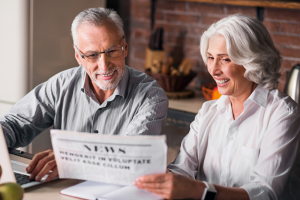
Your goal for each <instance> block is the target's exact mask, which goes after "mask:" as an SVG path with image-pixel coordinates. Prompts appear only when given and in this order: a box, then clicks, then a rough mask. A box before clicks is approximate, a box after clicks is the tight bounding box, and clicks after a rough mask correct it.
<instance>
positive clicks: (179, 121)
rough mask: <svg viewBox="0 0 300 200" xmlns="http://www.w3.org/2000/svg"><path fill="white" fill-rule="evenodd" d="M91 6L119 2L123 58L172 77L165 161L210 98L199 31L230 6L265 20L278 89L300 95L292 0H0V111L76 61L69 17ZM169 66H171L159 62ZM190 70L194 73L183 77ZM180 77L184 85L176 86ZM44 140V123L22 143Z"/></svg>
mask: <svg viewBox="0 0 300 200" xmlns="http://www.w3.org/2000/svg"><path fill="white" fill-rule="evenodd" d="M90 7H107V8H113V9H114V10H116V11H117V12H118V13H119V15H120V16H121V18H122V19H123V22H124V31H125V36H126V40H127V43H128V45H129V55H128V57H127V58H126V63H127V65H128V66H129V67H131V68H134V69H137V70H139V71H143V72H147V73H148V74H150V75H152V76H153V77H155V78H156V79H157V80H158V82H159V83H160V84H165V85H170V87H169V89H166V88H164V89H165V90H166V92H167V94H168V97H169V100H170V105H169V113H168V118H167V119H166V120H165V123H164V127H163V134H166V135H167V138H168V146H169V151H168V162H170V161H171V160H173V159H174V157H175V156H176V155H177V153H178V150H179V147H180V142H181V140H182V138H183V137H184V136H185V135H186V134H187V133H188V131H189V124H190V123H191V122H192V121H193V119H194V117H195V115H196V114H197V112H198V110H199V109H200V108H201V106H202V103H203V102H204V101H206V100H207V98H208V99H209V98H212V94H213V90H212V89H213V88H208V89H211V90H210V91H211V94H209V93H208V96H206V98H204V97H203V93H202V90H203V87H204V86H207V85H208V84H211V83H212V80H211V78H210V76H209V74H208V72H207V69H206V67H205V65H204V63H203V61H202V58H201V56H200V49H199V43H200V37H201V34H202V32H203V31H204V30H205V29H207V28H208V26H209V25H211V24H212V23H213V22H216V21H217V20H219V19H221V18H223V17H226V16H228V15H231V14H234V13H242V14H245V15H249V16H253V17H255V18H257V19H259V20H260V21H262V22H263V23H264V25H265V26H266V27H267V29H268V30H269V32H270V34H271V36H272V39H273V41H274V43H275V45H276V47H277V48H278V49H279V50H280V52H281V53H282V57H283V60H282V67H281V74H282V76H281V78H280V83H279V90H280V91H282V92H284V91H285V92H287V91H288V84H286V83H290V82H292V81H293V85H292V86H291V85H290V90H293V91H294V92H296V93H295V95H298V96H299V93H300V91H299V84H300V82H299V79H297V75H295V77H294V76H292V77H294V79H293V80H292V81H291V79H289V77H290V74H291V73H287V72H291V70H292V68H293V67H294V66H295V65H297V64H299V63H300V2H299V1H297V0H294V1H293V0H290V1H288V0H273V1H256V0H245V1H234V0H9V1H8V0H0V9H1V11H0V25H1V32H0V36H1V37H0V44H1V49H0V56H1V66H0V114H1V115H3V114H4V113H5V112H6V111H7V110H8V109H9V108H10V107H11V106H12V105H13V104H15V103H16V102H17V101H18V100H20V99H21V98H22V97H23V96H24V95H26V94H27V93H28V92H29V91H30V90H31V89H33V88H34V87H35V86H37V85H38V84H40V83H42V82H44V81H46V80H48V79H49V78H50V77H51V76H53V75H54V74H56V73H58V72H60V71H62V70H65V69H68V68H72V67H75V66H77V65H78V64H77V62H76V60H75V58H74V50H73V47H72V38H71V35H70V29H71V23H72V21H73V19H74V17H75V16H76V15H77V14H78V13H79V12H80V11H82V10H84V9H86V8H90ZM161 28H162V30H163V31H162V32H161V31H160V30H161ZM156 30H159V31H156ZM155 33H157V34H155ZM154 43H157V46H155V45H154ZM157 55H160V57H159V56H158V57H155V56H157ZM149 60H150V61H149ZM170 60H171V61H172V62H171V61H170ZM183 61H185V62H183ZM149 62H150V64H149V65H148V64H147V63H149ZM170 62H171V64H170ZM166 66H167V67H169V68H168V71H164V70H163V69H164V67H166ZM187 69H188V72H187V71H186V70H187ZM155 70H156V71H155ZM174 70H177V71H178V73H177V72H175V71H174ZM172 71H173V74H172ZM192 73H194V74H195V76H194V77H192V78H191V80H188V82H187V81H185V80H187V78H188V75H190V74H192ZM176 74H177V75H176ZM184 81H185V82H187V83H183V82H184ZM179 82H180V84H181V86H183V87H184V88H183V89H174V88H178V87H177V86H175V84H179ZM186 86H187V87H186ZM286 86H287V87H286ZM172 87H173V90H172V89H170V88H172ZM297 92H298V93H297ZM296 98H298V97H296ZM49 148H51V143H50V137H49V131H45V132H44V133H42V134H41V135H39V136H38V137H37V138H36V139H35V140H34V141H33V142H32V144H30V145H29V146H28V147H26V148H24V150H25V151H28V152H30V153H37V152H39V151H43V150H46V149H49Z"/></svg>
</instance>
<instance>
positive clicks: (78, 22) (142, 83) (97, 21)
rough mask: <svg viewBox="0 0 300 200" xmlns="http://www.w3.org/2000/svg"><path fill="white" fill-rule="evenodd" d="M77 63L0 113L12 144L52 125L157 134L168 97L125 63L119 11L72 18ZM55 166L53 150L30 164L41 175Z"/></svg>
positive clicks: (85, 13) (23, 143)
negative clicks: (74, 66) (77, 65)
mask: <svg viewBox="0 0 300 200" xmlns="http://www.w3.org/2000/svg"><path fill="white" fill-rule="evenodd" d="M72 37H73V42H74V50H75V58H76V60H77V62H78V63H79V65H80V66H79V67H76V68H72V69H69V70H66V71H63V72H61V73H59V74H57V75H55V76H53V77H52V78H50V79H49V80H48V81H47V82H45V83H42V84H40V85H38V86H37V87H36V88H35V89H33V90H32V91H31V92H30V93H28V94H27V95H26V96H25V97H24V98H23V99H21V100H20V101H19V102H18V103H17V104H16V105H14V106H13V107H12V108H11V109H10V110H9V111H8V112H7V113H6V115H5V116H3V117H1V118H0V123H1V125H2V127H3V131H4V135H5V138H6V142H7V145H8V147H11V148H15V147H20V146H26V145H28V144H29V143H30V142H31V141H32V140H33V139H34V138H35V137H36V136H37V135H38V134H39V133H41V132H42V131H43V130H45V129H46V128H48V127H50V126H52V125H53V128H54V129H62V130H71V131H77V132H90V133H95V134H107V135H157V134H160V132H161V128H162V122H163V119H165V117H166V115H167V109H168V99H167V96H166V94H165V92H164V91H163V89H162V88H161V87H160V86H159V85H158V84H157V82H156V81H155V80H154V79H152V78H151V77H149V76H147V75H146V74H144V73H141V72H139V71H136V70H134V69H131V68H129V67H127V66H126V65H125V57H126V56H127V54H128V45H127V43H126V39H125V36H124V31H123V22H122V20H121V19H120V17H119V16H118V15H117V13H116V12H115V11H112V10H109V9H105V8H90V9H87V10H85V11H83V12H81V13H80V14H78V15H77V16H76V18H75V19H74V21H73V23H72ZM50 170H52V173H50V175H49V176H48V178H47V181H49V180H51V179H53V178H54V177H55V176H56V175H57V174H58V171H57V167H56V162H55V159H54V155H53V151H52V150H48V151H45V152H41V153H38V154H36V155H35V157H34V158H33V160H32V162H31V163H30V165H29V166H28V168H27V171H28V172H29V173H31V177H30V178H32V179H35V180H37V181H39V180H40V179H41V178H42V177H43V176H44V175H45V174H46V173H48V172H49V171H50Z"/></svg>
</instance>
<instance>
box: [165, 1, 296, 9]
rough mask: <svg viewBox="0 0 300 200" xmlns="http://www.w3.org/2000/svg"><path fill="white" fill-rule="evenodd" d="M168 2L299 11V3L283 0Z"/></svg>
mask: <svg viewBox="0 0 300 200" xmlns="http://www.w3.org/2000/svg"><path fill="white" fill-rule="evenodd" d="M169 1H189V2H201V3H212V4H228V5H238V6H252V7H272V8H288V9H300V2H299V1H297V2H296V1H285V0H273V1H268V0H260V1H257V0H169Z"/></svg>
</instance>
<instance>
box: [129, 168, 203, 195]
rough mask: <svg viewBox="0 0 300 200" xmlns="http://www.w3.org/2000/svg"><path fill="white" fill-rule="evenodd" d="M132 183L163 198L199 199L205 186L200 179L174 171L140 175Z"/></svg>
mask: <svg viewBox="0 0 300 200" xmlns="http://www.w3.org/2000/svg"><path fill="white" fill-rule="evenodd" d="M134 185H135V186H136V187H137V188H140V189H144V190H148V191H149V192H152V193H155V194H157V195H159V196H161V197H163V198H165V199H186V198H197V199H201V196H202V192H203V190H204V188H205V184H204V183H202V182H201V181H196V180H193V179H191V178H188V177H186V176H183V175H180V174H175V173H166V174H154V175H147V176H142V177H139V178H137V179H136V180H135V181H134Z"/></svg>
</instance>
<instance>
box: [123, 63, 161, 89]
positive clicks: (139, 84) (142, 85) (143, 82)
mask: <svg viewBox="0 0 300 200" xmlns="http://www.w3.org/2000/svg"><path fill="white" fill-rule="evenodd" d="M127 68H128V72H129V80H128V89H130V90H131V91H132V92H133V91H135V92H139V93H149V92H151V91H153V90H155V91H157V92H161V93H163V94H165V92H164V90H163V89H162V88H161V87H160V85H159V84H158V83H157V81H156V80H155V79H154V78H152V77H151V76H148V75H147V74H145V73H143V72H140V71H138V70H135V69H132V68H130V67H127Z"/></svg>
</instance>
